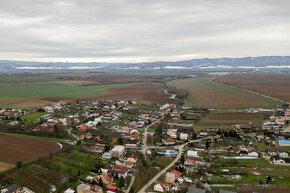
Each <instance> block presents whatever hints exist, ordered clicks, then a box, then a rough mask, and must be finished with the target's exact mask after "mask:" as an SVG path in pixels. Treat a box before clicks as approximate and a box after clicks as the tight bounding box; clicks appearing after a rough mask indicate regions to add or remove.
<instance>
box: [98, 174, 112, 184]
mask: <svg viewBox="0 0 290 193" xmlns="http://www.w3.org/2000/svg"><path fill="white" fill-rule="evenodd" d="M100 178H102V181H103V183H104V184H111V183H112V181H113V176H112V175H111V174H108V173H107V172H104V171H103V172H102V174H101V175H99V176H95V181H96V182H99V179H100Z"/></svg>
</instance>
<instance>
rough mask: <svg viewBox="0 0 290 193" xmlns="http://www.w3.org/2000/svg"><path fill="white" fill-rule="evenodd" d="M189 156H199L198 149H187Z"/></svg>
mask: <svg viewBox="0 0 290 193" xmlns="http://www.w3.org/2000/svg"><path fill="white" fill-rule="evenodd" d="M187 156H189V157H199V156H198V155H197V151H192V150H188V151H187Z"/></svg>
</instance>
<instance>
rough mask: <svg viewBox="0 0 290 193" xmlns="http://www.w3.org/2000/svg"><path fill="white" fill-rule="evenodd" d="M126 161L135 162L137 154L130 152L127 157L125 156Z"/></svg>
mask: <svg viewBox="0 0 290 193" xmlns="http://www.w3.org/2000/svg"><path fill="white" fill-rule="evenodd" d="M127 161H128V162H132V163H136V162H137V155H135V154H131V155H130V156H129V157H128V158H127Z"/></svg>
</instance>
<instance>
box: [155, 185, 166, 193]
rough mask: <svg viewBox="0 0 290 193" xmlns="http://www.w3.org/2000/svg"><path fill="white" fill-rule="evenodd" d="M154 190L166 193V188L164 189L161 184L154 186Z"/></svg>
mask: <svg viewBox="0 0 290 193" xmlns="http://www.w3.org/2000/svg"><path fill="white" fill-rule="evenodd" d="M154 190H155V191H157V192H164V188H163V186H162V185H161V184H160V183H156V184H155V185H154Z"/></svg>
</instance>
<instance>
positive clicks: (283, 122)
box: [275, 117, 285, 125]
mask: <svg viewBox="0 0 290 193" xmlns="http://www.w3.org/2000/svg"><path fill="white" fill-rule="evenodd" d="M275 123H276V124H278V125H285V119H283V118H281V117H276V121H275Z"/></svg>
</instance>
